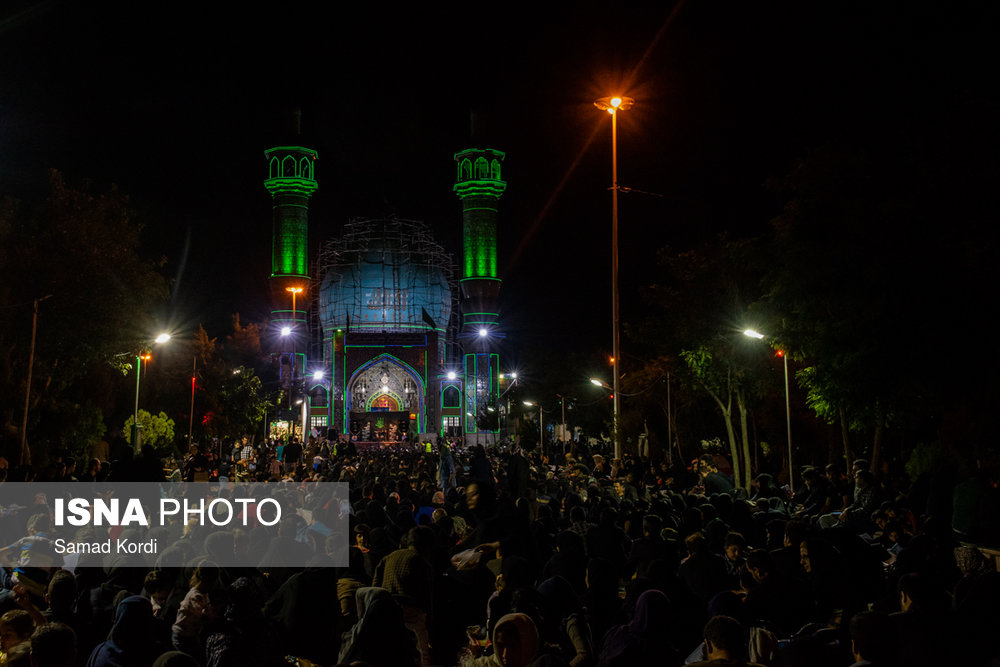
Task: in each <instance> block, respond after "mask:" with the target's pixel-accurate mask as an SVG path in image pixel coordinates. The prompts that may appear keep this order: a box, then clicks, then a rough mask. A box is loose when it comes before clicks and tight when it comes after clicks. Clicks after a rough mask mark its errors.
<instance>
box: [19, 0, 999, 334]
mask: <svg viewBox="0 0 1000 667" xmlns="http://www.w3.org/2000/svg"><path fill="white" fill-rule="evenodd" d="M90 4H97V5H98V6H96V7H92V6H86V5H90ZM222 4H225V5H227V6H230V7H232V9H231V10H226V9H223V8H221V7H215V6H214V5H222ZM620 4H621V3H560V4H557V5H550V4H549V3H541V2H538V3H534V4H532V5H529V4H517V3H515V4H505V3H462V4H454V5H450V6H449V5H445V4H440V3H409V4H408V5H406V7H408V8H406V9H395V8H394V6H393V5H389V4H381V3H317V4H315V5H313V4H310V3H302V4H301V5H296V7H295V8H294V9H288V8H286V7H284V5H283V4H278V3H274V4H266V5H263V6H262V8H261V9H251V8H250V7H249V4H248V3H240V4H238V5H237V4H231V5H230V3H198V4H185V3H169V4H162V5H158V4H153V5H150V4H148V3H134V2H130V3H79V2H57V1H49V2H37V3H31V2H21V3H7V5H5V7H6V8H5V9H2V10H0V62H2V63H3V66H2V68H0V193H4V194H13V195H20V196H28V195H30V194H31V193H32V192H33V191H34V190H35V189H37V188H39V187H40V185H39V184H41V183H44V174H45V170H46V169H47V168H49V167H55V168H58V169H60V170H62V171H63V172H64V173H65V174H66V176H67V177H68V179H69V181H70V182H71V183H81V182H82V181H83V180H84V179H90V180H92V181H94V182H95V183H96V184H98V187H104V186H106V185H107V184H109V183H112V182H114V183H117V184H118V185H119V186H121V188H122V189H123V190H124V191H125V192H127V193H129V194H130V195H131V197H132V201H133V203H134V205H135V207H136V209H137V211H138V212H139V216H140V218H141V219H142V220H143V221H144V223H145V224H146V236H145V239H146V246H145V247H146V250H147V251H148V252H149V253H150V255H151V256H159V255H166V256H167V257H168V259H169V271H170V275H171V277H172V278H174V279H175V280H176V283H175V289H174V297H173V301H172V304H171V308H172V315H171V316H172V318H173V321H174V322H177V323H180V324H183V325H191V326H196V325H197V323H198V322H204V323H205V324H206V326H207V327H209V328H210V330H211V329H214V330H213V331H211V333H213V334H214V335H221V334H224V333H225V327H226V325H227V322H228V317H229V314H230V313H232V312H236V311H239V312H241V313H242V314H243V315H244V317H245V318H250V319H256V318H261V317H262V316H264V314H265V313H266V312H267V304H266V296H265V295H266V292H265V284H266V278H267V274H268V271H269V256H270V255H269V253H270V249H269V243H270V228H271V217H270V201H269V195H268V194H267V192H266V191H265V190H264V188H263V185H262V180H263V177H264V175H265V167H266V165H265V161H264V157H263V150H264V149H265V148H267V147H269V146H271V145H273V144H274V143H275V142H276V141H277V140H278V135H277V134H276V131H277V130H278V129H279V128H280V127H281V123H280V119H281V117H282V114H283V110H285V109H287V108H292V107H297V108H300V109H301V111H302V124H303V130H304V135H305V136H304V139H303V142H304V143H305V144H306V145H308V146H311V147H313V148H315V149H317V150H318V151H319V155H320V159H319V163H318V167H317V175H318V179H319V182H320V189H319V191H318V192H317V193H316V194H315V195H314V197H313V202H312V207H311V212H310V237H311V239H310V240H311V243H312V244H313V245H314V246H315V244H317V243H318V241H319V240H320V239H323V238H327V237H330V236H333V235H336V233H337V231H338V229H339V227H340V225H342V224H343V222H345V221H346V220H347V219H349V218H352V217H372V216H379V215H382V214H385V213H395V214H397V215H399V216H401V217H406V218H414V219H421V220H424V221H426V222H427V223H428V224H429V225H430V226H431V227H432V228H433V229H434V230H435V233H436V236H437V238H438V240H439V242H441V243H442V244H444V245H445V246H446V247H447V248H448V249H449V250H451V251H453V252H454V253H455V254H456V255H457V254H458V253H459V252H460V247H459V241H460V230H461V215H460V210H461V209H460V204H459V202H458V200H457V198H455V196H454V195H453V194H452V192H451V185H452V183H453V179H454V173H455V169H454V166H453V165H454V163H453V161H452V155H453V153H454V152H455V151H457V150H460V149H462V148H466V147H469V146H470V139H469V118H470V112H472V111H474V110H475V111H478V112H479V113H480V114H482V115H481V117H482V118H484V119H486V121H485V122H486V123H487V125H486V126H487V127H488V132H489V137H490V140H489V142H488V143H489V144H490V147H493V148H498V149H500V150H504V151H506V152H507V161H506V164H505V176H506V179H507V181H508V190H507V193H506V194H505V196H504V198H503V200H502V206H501V209H502V212H501V218H500V219H501V225H500V240H501V259H500V262H501V267H502V270H503V272H504V277H505V283H504V317H505V321H506V322H507V325H508V327H509V329H510V335H511V339H512V340H516V339H521V340H525V341H544V342H548V343H550V344H552V343H556V344H559V345H560V346H562V345H565V344H566V341H575V343H574V344H575V345H578V346H580V347H585V346H588V345H589V346H594V345H598V346H599V345H607V346H610V288H609V286H608V283H609V274H610V250H609V245H608V244H609V240H610V194H609V192H608V190H607V188H608V186H609V185H610V119H609V117H608V116H607V115H606V114H602V113H600V112H598V111H597V110H596V109H595V108H594V107H593V106H592V101H593V100H594V99H595V98H597V97H600V96H603V95H608V94H611V93H617V92H621V93H624V94H628V95H631V96H633V97H635V98H636V100H637V102H636V105H635V107H634V108H633V109H632V110H630V111H628V112H627V113H624V114H622V115H621V122H620V126H619V131H620V182H621V183H622V185H624V186H629V187H632V188H635V189H637V190H642V191H646V192H649V193H655V194H656V195H659V196H652V195H644V194H637V193H632V194H627V195H623V196H622V199H621V245H622V254H621V261H622V281H623V295H624V300H625V311H624V315H623V316H624V318H625V319H626V320H627V319H630V318H631V317H634V316H635V315H636V313H637V312H639V311H640V309H641V308H642V305H641V302H640V301H639V299H638V298H637V297H636V296H635V288H636V287H637V286H638V285H641V284H644V283H646V282H648V281H650V280H652V279H654V278H655V275H656V269H655V251H656V250H657V248H659V247H662V246H663V245H665V244H670V245H672V246H674V247H679V248H684V247H687V246H690V245H691V244H692V243H695V242H697V241H699V240H703V239H707V238H709V237H711V236H712V235H714V234H716V233H718V232H721V231H724V230H729V231H732V232H733V233H737V234H738V233H755V232H763V231H764V230H766V229H767V224H768V221H769V220H770V219H771V218H772V217H773V216H774V215H776V214H777V213H778V212H779V211H780V207H781V204H782V202H781V201H780V200H779V199H778V198H777V196H776V195H775V194H773V193H772V192H771V191H770V190H768V189H767V188H765V187H764V186H763V184H764V182H765V181H766V180H767V179H768V178H771V177H775V176H780V175H782V174H784V173H786V172H787V171H788V170H789V169H790V167H791V166H792V164H793V162H794V160H795V159H796V158H797V157H800V156H802V155H803V154H804V153H805V152H806V151H808V150H809V149H810V148H812V147H815V146H817V145H820V144H822V143H824V142H830V141H836V140H837V139H838V137H843V136H850V134H851V133H852V132H854V131H855V130H856V129H858V128H860V127H863V126H871V125H873V124H874V125H876V126H877V125H878V124H879V123H886V124H891V123H894V122H897V119H898V116H899V115H905V114H906V113H907V111H906V110H907V109H910V108H913V105H922V104H934V103H935V99H936V97H935V92H936V91H940V90H942V89H944V88H949V89H950V88H959V89H960V88H961V87H963V86H969V87H976V86H978V85H980V84H981V82H982V80H983V79H984V78H985V79H990V77H992V79H995V74H991V71H992V70H991V66H989V65H988V63H990V62H993V63H994V64H995V63H996V60H995V58H993V57H992V56H993V55H994V49H995V47H994V46H993V43H994V42H995V41H996V35H995V32H994V30H995V28H996V23H995V21H994V20H992V19H993V18H995V17H994V16H993V11H992V10H986V9H982V8H980V7H979V6H978V5H972V4H970V5H968V6H967V7H966V6H965V5H961V4H948V7H947V8H945V7H943V5H944V4H945V3H938V6H934V5H931V4H930V3H927V4H921V3H909V4H907V5H906V9H905V12H900V13H897V11H896V10H895V9H893V8H890V7H884V6H874V5H883V4H889V3H872V2H802V1H796V2H765V3H753V2H746V1H745V0H719V1H712V2H707V1H699V2H695V1H693V0H692V1H689V2H681V3H679V6H678V5H675V4H671V3H669V2H662V3H628V4H626V5H625V6H619V5H620ZM892 4H895V3H892ZM983 4H984V5H985V4H986V3H983ZM900 6H901V5H900ZM237 8H238V9H237ZM943 12H946V14H942V13H943ZM992 79H990V80H992ZM471 143H477V144H478V143H481V142H478V141H476V142H471ZM605 339H607V340H605Z"/></svg>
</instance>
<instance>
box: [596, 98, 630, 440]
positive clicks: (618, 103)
mask: <svg viewBox="0 0 1000 667" xmlns="http://www.w3.org/2000/svg"><path fill="white" fill-rule="evenodd" d="M633 104H635V100H634V99H633V98H631V97H602V98H601V99H599V100H595V101H594V106H595V107H597V108H598V109H600V110H601V111H607V112H608V113H609V114H611V319H612V320H613V324H612V347H613V348H614V349H613V351H612V354H613V355H614V365H613V371H614V389H613V392H614V421H613V430H614V439H615V458H621V455H622V443H621V436H620V434H619V432H618V431H619V429H618V426H619V423H618V416H619V409H620V405H619V398H618V379H619V377H620V376H621V373H620V367H619V363H620V362H619V360H620V359H621V358H622V350H621V334H620V319H621V318H620V310H621V309H620V305H619V298H618V112H619V111H625V110H627V109H629V108H630V107H631V106H632V105H633Z"/></svg>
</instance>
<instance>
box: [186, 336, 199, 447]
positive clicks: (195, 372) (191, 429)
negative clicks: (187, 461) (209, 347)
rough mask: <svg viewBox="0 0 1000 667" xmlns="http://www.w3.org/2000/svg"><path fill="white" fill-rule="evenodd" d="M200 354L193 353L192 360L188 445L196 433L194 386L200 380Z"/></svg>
mask: <svg viewBox="0 0 1000 667" xmlns="http://www.w3.org/2000/svg"><path fill="white" fill-rule="evenodd" d="M197 377H198V355H193V357H192V361H191V412H190V413H188V447H190V446H191V436H192V434H193V433H194V388H195V385H196V384H197V382H198V380H197Z"/></svg>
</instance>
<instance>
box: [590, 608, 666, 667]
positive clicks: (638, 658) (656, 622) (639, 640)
mask: <svg viewBox="0 0 1000 667" xmlns="http://www.w3.org/2000/svg"><path fill="white" fill-rule="evenodd" d="M672 615H673V614H672V610H671V606H670V601H669V600H668V599H667V596H666V595H664V594H663V593H661V592H660V591H657V590H649V591H646V592H645V593H643V594H642V595H640V596H639V600H638V601H637V602H636V605H635V616H633V618H632V620H631V621H630V622H629V623H626V624H625V625H619V626H618V627H615V628H612V629H611V630H610V632H608V636H607V639H606V640H605V642H604V648H603V649H602V651H601V655H600V658H599V660H598V663H597V664H598V665H599V666H600V667H619V666H620V667H631V666H632V665H635V666H636V667H643V666H645V665H649V666H650V667H653V666H654V665H655V666H657V667H660V666H663V667H669V666H670V665H677V664H680V660H679V655H678V653H677V651H676V650H674V648H673V647H672V646H670V645H668V644H666V643H665V640H664V638H663V630H664V629H665V628H667V627H669V624H670V622H671V620H672V619H671V617H672Z"/></svg>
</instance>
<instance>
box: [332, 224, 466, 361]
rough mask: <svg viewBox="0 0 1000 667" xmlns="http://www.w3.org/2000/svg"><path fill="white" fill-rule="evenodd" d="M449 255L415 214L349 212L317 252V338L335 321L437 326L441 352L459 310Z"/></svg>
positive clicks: (366, 327)
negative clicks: (367, 215)
mask: <svg viewBox="0 0 1000 667" xmlns="http://www.w3.org/2000/svg"><path fill="white" fill-rule="evenodd" d="M453 267H454V263H453V259H452V256H451V255H450V254H449V253H447V252H445V250H444V248H442V247H441V246H440V245H439V244H437V243H436V242H435V241H434V239H433V238H432V236H431V233H430V230H429V229H428V228H427V226H426V225H425V224H424V223H422V222H419V221H416V220H403V219H399V218H395V217H390V218H381V219H355V220H352V221H351V222H349V223H347V224H346V225H345V226H344V229H343V232H342V233H341V235H340V237H339V238H336V239H332V240H329V241H327V242H325V243H324V244H323V245H322V246H321V248H320V252H319V257H318V261H317V264H316V276H317V281H318V283H319V290H318V300H319V304H318V306H319V308H318V312H319V318H320V324H321V326H322V329H323V338H324V339H325V340H329V339H330V338H331V337H332V335H333V333H334V332H335V331H336V330H338V329H343V330H346V331H350V332H355V333H360V332H370V333H378V332H385V333H419V332H425V331H430V330H431V329H434V330H436V331H437V332H438V334H439V345H440V350H439V359H442V360H443V358H444V352H445V350H444V343H445V341H446V340H447V339H452V338H453V336H452V335H449V334H450V333H453V332H452V331H451V330H452V329H453V328H454V327H455V324H454V322H453V321H452V320H453V318H452V314H453V313H455V312H457V307H458V304H457V301H456V299H457V294H458V290H457V289H456V287H455V282H454V281H455V271H454V268H453Z"/></svg>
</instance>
